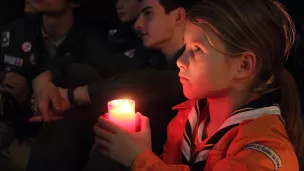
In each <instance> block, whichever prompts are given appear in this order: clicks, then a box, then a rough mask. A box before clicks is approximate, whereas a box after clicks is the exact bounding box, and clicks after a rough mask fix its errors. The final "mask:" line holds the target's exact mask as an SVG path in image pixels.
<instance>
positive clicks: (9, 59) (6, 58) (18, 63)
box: [4, 55, 23, 67]
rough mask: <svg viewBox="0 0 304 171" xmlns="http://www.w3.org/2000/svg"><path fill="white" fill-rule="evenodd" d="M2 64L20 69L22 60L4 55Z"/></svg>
mask: <svg viewBox="0 0 304 171" xmlns="http://www.w3.org/2000/svg"><path fill="white" fill-rule="evenodd" d="M4 64H9V65H13V66H18V67H22V65H23V59H22V58H19V57H15V56H9V55H4Z"/></svg>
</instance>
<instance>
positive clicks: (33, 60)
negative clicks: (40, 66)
mask: <svg viewBox="0 0 304 171" xmlns="http://www.w3.org/2000/svg"><path fill="white" fill-rule="evenodd" d="M30 62H31V64H32V65H35V64H36V57H35V55H34V54H31V55H30Z"/></svg>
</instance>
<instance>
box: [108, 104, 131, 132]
mask: <svg viewBox="0 0 304 171" xmlns="http://www.w3.org/2000/svg"><path fill="white" fill-rule="evenodd" d="M108 112H109V116H108V118H109V120H111V121H112V122H114V123H116V124H117V125H119V126H121V127H123V128H124V129H126V130H128V131H132V132H135V131H136V115H135V102H134V101H133V100H128V99H118V100H113V101H110V102H108Z"/></svg>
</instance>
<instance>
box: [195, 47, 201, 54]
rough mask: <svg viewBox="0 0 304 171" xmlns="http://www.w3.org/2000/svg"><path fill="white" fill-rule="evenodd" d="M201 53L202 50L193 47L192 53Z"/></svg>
mask: <svg viewBox="0 0 304 171" xmlns="http://www.w3.org/2000/svg"><path fill="white" fill-rule="evenodd" d="M202 52H203V51H202V49H201V48H199V47H198V46H195V47H194V53H198V54H200V53H202Z"/></svg>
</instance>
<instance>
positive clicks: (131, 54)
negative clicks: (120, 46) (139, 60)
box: [124, 49, 136, 58]
mask: <svg viewBox="0 0 304 171" xmlns="http://www.w3.org/2000/svg"><path fill="white" fill-rule="evenodd" d="M135 51H136V49H131V50H128V51H126V52H125V53H124V54H125V56H127V57H128V58H133V57H134V56H135Z"/></svg>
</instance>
